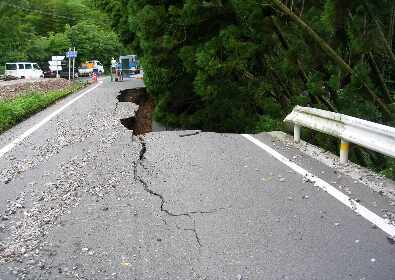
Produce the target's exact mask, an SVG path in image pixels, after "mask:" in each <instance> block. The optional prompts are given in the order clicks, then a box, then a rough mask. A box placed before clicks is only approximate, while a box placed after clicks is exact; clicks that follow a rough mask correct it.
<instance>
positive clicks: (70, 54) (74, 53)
mask: <svg viewBox="0 0 395 280" xmlns="http://www.w3.org/2000/svg"><path fill="white" fill-rule="evenodd" d="M77 53H78V52H77V51H68V52H66V57H67V58H76V57H77Z"/></svg>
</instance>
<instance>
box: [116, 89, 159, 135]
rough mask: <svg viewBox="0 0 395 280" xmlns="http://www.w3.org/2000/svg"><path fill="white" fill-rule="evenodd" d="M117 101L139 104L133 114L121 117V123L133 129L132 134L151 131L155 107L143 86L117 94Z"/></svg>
mask: <svg viewBox="0 0 395 280" xmlns="http://www.w3.org/2000/svg"><path fill="white" fill-rule="evenodd" d="M117 99H118V101H119V102H132V103H134V104H137V105H138V106H139V109H138V110H137V112H136V114H135V116H133V117H130V118H126V119H121V123H122V124H123V125H124V126H125V127H126V128H128V129H130V130H133V134H134V135H142V134H145V133H149V132H151V131H152V112H153V111H154V109H155V103H154V99H153V98H152V97H151V96H149V94H148V93H147V91H146V90H145V88H135V89H126V90H123V91H121V94H120V95H118V96H117Z"/></svg>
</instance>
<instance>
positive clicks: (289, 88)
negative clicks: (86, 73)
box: [95, 0, 395, 176]
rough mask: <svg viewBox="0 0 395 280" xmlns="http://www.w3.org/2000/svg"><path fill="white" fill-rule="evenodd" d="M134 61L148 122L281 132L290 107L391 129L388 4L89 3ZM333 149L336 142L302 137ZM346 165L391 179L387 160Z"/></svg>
mask: <svg viewBox="0 0 395 280" xmlns="http://www.w3.org/2000/svg"><path fill="white" fill-rule="evenodd" d="M95 3H96V5H97V7H99V8H101V9H102V10H103V11H105V12H106V13H107V14H109V15H110V17H111V19H112V22H111V25H112V27H113V28H114V30H115V31H116V32H117V33H118V34H119V35H120V37H121V40H122V42H123V43H124V44H125V45H127V46H129V47H131V48H133V49H134V50H135V51H136V52H137V53H138V54H139V55H140V57H141V59H142V64H143V66H144V70H145V84H146V86H147V88H148V90H149V92H150V93H151V94H152V95H153V96H154V97H155V99H156V111H155V117H156V118H157V119H158V120H160V121H162V122H164V123H167V124H168V125H172V126H182V127H188V128H200V129H205V130H213V131H220V132H257V131H270V130H279V129H280V130H284V129H287V128H286V127H284V124H283V122H282V120H283V118H284V117H285V116H286V114H287V113H289V112H290V111H291V110H292V108H293V107H294V106H295V105H297V104H298V105H302V106H312V107H316V108H322V109H326V110H330V111H336V112H341V113H344V114H348V115H351V116H355V117H360V118H363V119H368V120H371V121H375V122H380V123H384V124H387V125H391V126H393V125H394V118H395V106H394V105H395V104H394V103H393V102H394V101H393V99H394V90H395V81H394V80H395V79H394V75H395V72H394V69H395V55H394V48H393V41H394V21H395V1H392V0H378V1H371V0H370V1H369V0H349V1H343V0H314V1H312V0H286V1H284V0H283V1H281V0H260V1H257V0H206V1H201V0H184V1H180V0H166V1H165V0H163V1H158V0H133V1H127V0H95ZM304 138H305V139H308V140H309V141H310V142H313V143H314V144H319V145H321V146H323V147H325V148H328V149H331V150H333V151H336V150H337V146H338V139H333V138H331V137H327V136H326V135H321V134H319V133H315V132H312V131H305V135H304ZM352 159H353V160H354V161H357V162H359V163H362V164H364V165H366V166H370V167H374V168H376V169H379V170H384V171H383V172H384V173H385V174H387V175H390V176H394V175H395V169H394V168H393V166H394V162H393V161H392V160H390V159H388V158H384V157H382V156H379V155H378V154H376V153H373V152H371V151H367V150H364V149H360V148H358V147H354V148H353V149H352Z"/></svg>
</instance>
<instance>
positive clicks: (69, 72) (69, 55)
mask: <svg viewBox="0 0 395 280" xmlns="http://www.w3.org/2000/svg"><path fill="white" fill-rule="evenodd" d="M70 51H71V48H69V53H70ZM68 57H69V81H70V67H71V58H70V55H68Z"/></svg>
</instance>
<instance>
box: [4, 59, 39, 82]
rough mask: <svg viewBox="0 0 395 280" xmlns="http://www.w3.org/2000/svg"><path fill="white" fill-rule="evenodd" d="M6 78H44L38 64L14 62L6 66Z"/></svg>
mask: <svg viewBox="0 0 395 280" xmlns="http://www.w3.org/2000/svg"><path fill="white" fill-rule="evenodd" d="M4 74H5V76H6V77H14V78H18V79H39V78H43V77H44V73H43V71H42V70H41V69H40V66H38V64H37V63H33V62H14V63H6V64H5V73H4Z"/></svg>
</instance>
